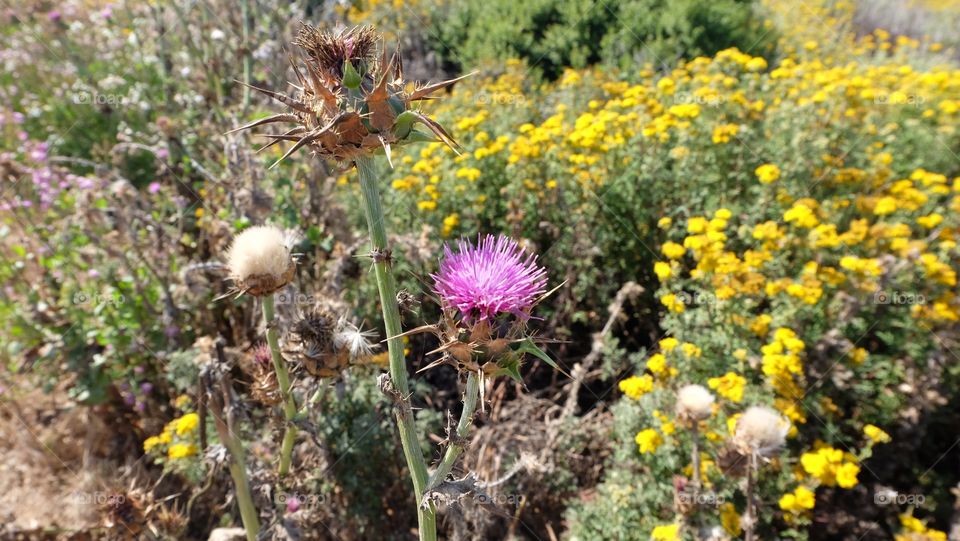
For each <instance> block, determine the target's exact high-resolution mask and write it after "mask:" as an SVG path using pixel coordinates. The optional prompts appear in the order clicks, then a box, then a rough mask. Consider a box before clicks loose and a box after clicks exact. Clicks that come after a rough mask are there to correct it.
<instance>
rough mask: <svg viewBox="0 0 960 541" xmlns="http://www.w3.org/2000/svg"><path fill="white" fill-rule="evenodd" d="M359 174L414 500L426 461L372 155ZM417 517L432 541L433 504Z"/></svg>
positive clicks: (360, 162) (424, 540)
mask: <svg viewBox="0 0 960 541" xmlns="http://www.w3.org/2000/svg"><path fill="white" fill-rule="evenodd" d="M356 164H357V172H358V173H359V176H360V189H361V191H362V192H363V202H364V212H365V213H366V216H367V228H368V229H369V231H370V242H371V244H372V253H373V270H374V273H375V274H376V277H377V290H378V291H379V293H380V305H381V308H382V311H383V323H384V327H385V331H386V334H387V337H388V340H387V351H388V355H389V359H390V381H391V383H392V384H393V392H394V397H395V399H396V401H397V407H396V409H395V416H396V419H397V428H398V429H399V431H400V444H401V446H402V447H403V455H404V457H405V458H406V461H407V467H408V468H409V469H410V475H411V476H412V478H413V492H414V495H415V497H416V501H417V502H418V504H419V502H420V501H421V499H422V498H423V494H424V490H425V488H426V485H427V479H428V477H427V464H426V462H425V461H424V459H423V451H422V450H421V449H420V438H419V436H418V434H417V430H416V426H415V424H414V419H413V408H412V407H411V406H410V401H409V395H410V383H409V381H408V376H407V362H406V359H405V358H404V355H403V342H402V340H401V339H400V334H401V332H402V329H401V326H400V307H399V305H398V304H397V285H396V280H395V279H394V277H393V270H392V268H391V265H390V249H389V246H388V244H387V231H386V227H385V226H384V222H385V220H384V215H383V205H381V203H380V191H379V188H378V186H377V174H376V169H375V167H374V163H373V158H371V157H368V156H361V157H358V158H357V159H356ZM417 517H418V522H419V525H420V539H421V541H433V540H435V539H436V538H437V517H436V511H435V510H434V509H433V507H432V506H427V507H426V508H424V507H423V506H420V505H418V507H417Z"/></svg>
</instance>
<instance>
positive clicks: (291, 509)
mask: <svg viewBox="0 0 960 541" xmlns="http://www.w3.org/2000/svg"><path fill="white" fill-rule="evenodd" d="M299 509H300V499H299V498H297V497H296V496H288V497H287V513H296V512H297V511H298V510H299Z"/></svg>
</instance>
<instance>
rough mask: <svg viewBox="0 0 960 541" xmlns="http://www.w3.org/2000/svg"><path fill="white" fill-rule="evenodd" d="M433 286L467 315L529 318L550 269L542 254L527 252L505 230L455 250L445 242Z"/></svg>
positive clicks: (491, 317) (462, 241) (463, 241)
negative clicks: (542, 263) (545, 266)
mask: <svg viewBox="0 0 960 541" xmlns="http://www.w3.org/2000/svg"><path fill="white" fill-rule="evenodd" d="M432 278H433V279H434V282H435V285H434V291H435V292H436V294H437V295H439V296H440V298H441V299H442V300H443V303H444V304H445V305H446V306H449V307H452V308H456V309H457V310H459V311H460V313H461V314H463V316H464V318H465V319H468V320H471V319H477V320H480V321H485V320H488V319H494V318H496V317H497V316H498V315H499V314H504V313H509V314H513V315H516V316H519V317H522V318H525V317H527V315H528V314H529V310H530V308H531V307H532V306H533V303H534V301H536V299H537V297H538V296H540V295H542V294H543V292H544V289H545V286H546V283H547V273H546V271H545V270H544V269H543V267H540V266H539V265H537V257H536V255H533V254H526V253H524V250H523V249H522V248H520V246H519V245H517V243H516V241H514V240H512V239H510V238H508V237H506V236H503V235H500V236H498V237H494V236H493V235H487V236H486V237H482V238H479V239H478V240H477V244H476V246H474V245H473V244H472V243H470V242H469V241H466V240H461V241H459V242H458V243H457V247H456V251H454V250H452V249H451V248H450V246H449V245H447V246H445V247H444V257H443V261H441V262H440V270H439V272H437V274H434V275H432Z"/></svg>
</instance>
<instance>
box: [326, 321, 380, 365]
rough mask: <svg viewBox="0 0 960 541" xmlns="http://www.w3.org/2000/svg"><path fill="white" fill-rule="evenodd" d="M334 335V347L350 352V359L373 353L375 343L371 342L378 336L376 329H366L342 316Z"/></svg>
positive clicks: (364, 356) (364, 357) (354, 359)
mask: <svg viewBox="0 0 960 541" xmlns="http://www.w3.org/2000/svg"><path fill="white" fill-rule="evenodd" d="M337 327H338V329H337V332H336V334H334V335H333V347H334V348H335V349H337V350H346V351H348V352H349V353H350V360H353V361H356V360H360V359H366V358H367V357H369V356H370V355H373V348H374V345H373V344H372V343H371V342H370V341H371V340H372V339H375V338H376V337H377V332H376V331H372V330H371V331H364V330H362V329H360V327H357V326H356V325H354V324H353V323H350V322H349V321H347V320H346V319H343V318H341V319H340V322H339V323H338V325H337Z"/></svg>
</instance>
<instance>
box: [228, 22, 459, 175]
mask: <svg viewBox="0 0 960 541" xmlns="http://www.w3.org/2000/svg"><path fill="white" fill-rule="evenodd" d="M381 42H382V37H381V36H380V34H378V33H377V32H375V31H374V30H373V29H372V28H369V27H357V28H352V29H350V30H345V31H341V32H324V31H321V30H318V29H316V28H314V27H312V26H310V25H307V24H305V25H304V26H303V28H302V29H301V30H300V34H299V35H298V36H297V39H296V40H295V41H294V43H295V44H296V45H298V46H299V47H300V48H301V49H302V50H303V52H304V54H305V62H304V63H305V66H306V74H304V72H303V71H302V70H301V69H300V67H299V66H298V65H297V64H295V63H294V61H293V59H291V64H293V72H294V75H295V76H296V78H297V82H296V83H292V84H293V86H294V88H296V92H295V93H294V94H293V95H290V96H288V95H286V94H281V93H278V92H274V91H271V90H266V89H263V88H257V87H252V88H254V89H255V90H257V91H259V92H262V93H264V94H266V95H267V96H270V97H271V98H273V99H274V100H276V101H278V102H280V103H282V104H284V105H286V106H287V107H289V108H290V111H289V112H287V113H281V114H276V115H273V116H269V117H267V118H263V119H261V120H257V121H255V122H251V123H250V124H247V125H246V126H242V127H240V128H237V129H236V130H233V131H239V130H244V129H248V128H253V127H255V126H262V125H265V124H271V123H275V122H281V123H288V124H292V125H293V127H292V128H290V129H289V130H287V131H285V132H282V133H273V134H265V136H266V137H269V138H272V139H273V140H272V141H271V142H270V143H268V144H267V145H266V146H265V147H263V148H267V147H269V146H272V145H274V144H277V143H279V142H281V141H290V142H293V145H292V146H291V147H290V149H289V150H288V151H287V152H286V153H285V154H284V155H283V157H281V158H280V159H279V160H277V163H279V162H280V161H283V160H284V159H286V158H287V157H288V156H290V155H291V154H293V153H294V152H296V151H297V150H298V149H301V148H304V147H308V148H310V149H311V150H313V152H314V153H315V154H317V155H319V156H320V157H322V158H325V159H329V160H334V161H337V162H345V163H350V162H352V161H354V160H355V159H356V158H357V157H359V156H364V155H369V154H372V153H374V152H377V151H379V150H381V149H382V150H383V151H384V152H386V154H387V159H388V160H389V159H390V153H391V147H392V145H399V144H403V143H407V142H413V141H441V142H443V143H444V144H446V145H448V146H449V147H451V148H453V149H454V150H456V149H457V148H458V146H457V143H456V142H455V141H454V140H453V138H452V137H450V134H449V133H447V131H446V130H445V129H444V128H443V127H442V126H441V125H440V124H438V123H437V122H435V121H434V120H432V119H430V118H429V117H427V116H426V115H424V114H422V113H421V112H419V111H417V110H416V109H414V108H413V107H412V106H413V104H414V103H416V102H419V101H421V100H427V99H431V98H432V97H433V93H435V92H437V91H439V90H442V89H444V88H446V87H448V86H450V85H452V84H453V83H455V82H456V81H459V80H460V79H459V78H458V79H452V80H449V81H443V82H440V83H435V84H428V85H425V86H421V87H418V88H416V89H414V90H413V91H412V92H407V90H406V86H407V85H406V82H405V81H404V80H403V69H402V63H401V60H400V56H399V55H398V54H395V55H394V56H393V58H392V59H390V60H388V59H387V56H386V54H385V52H384V54H383V55H382V57H381V58H380V59H377V58H376V57H377V52H378V49H380V50H382V46H381ZM418 124H419V125H423V126H424V127H426V129H427V130H428V131H426V132H422V131H418V129H417V125H418ZM261 150H262V149H261ZM274 165H276V163H274Z"/></svg>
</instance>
